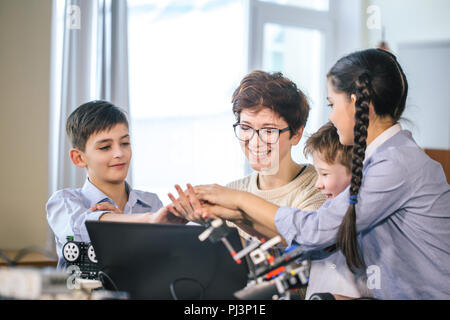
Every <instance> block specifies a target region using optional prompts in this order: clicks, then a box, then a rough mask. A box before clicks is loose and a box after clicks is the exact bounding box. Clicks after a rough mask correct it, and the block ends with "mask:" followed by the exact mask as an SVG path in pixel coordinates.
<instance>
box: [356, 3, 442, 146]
mask: <svg viewBox="0 0 450 320" xmlns="http://www.w3.org/2000/svg"><path fill="white" fill-rule="evenodd" d="M363 3H364V7H365V8H364V11H366V10H367V8H368V7H369V6H375V9H378V12H379V14H380V22H381V25H382V26H384V27H385V30H386V41H387V43H388V45H389V47H390V49H391V51H392V52H393V53H394V54H395V55H396V56H397V58H398V60H399V62H400V64H401V65H402V67H403V69H404V71H405V74H406V76H407V79H408V82H409V86H410V88H409V89H410V90H409V94H408V100H407V105H406V109H405V112H404V114H403V116H404V117H405V118H406V119H408V120H410V122H405V123H404V127H405V128H406V129H408V130H410V131H411V132H412V134H413V136H414V138H415V139H416V141H417V143H418V144H419V145H420V146H421V147H422V148H432V149H449V150H450V129H449V126H450V111H449V110H450V95H449V94H450V90H448V88H449V83H450V64H449V61H450V1H448V0H363ZM364 13H365V15H366V16H365V21H364V24H363V42H364V45H365V47H366V48H369V47H376V46H377V45H378V43H379V41H380V39H381V30H380V29H369V28H368V27H367V25H366V23H365V22H367V19H368V18H369V16H371V14H373V11H372V12H371V13H369V14H368V13H366V12H364Z"/></svg>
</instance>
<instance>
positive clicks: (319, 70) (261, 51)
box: [249, 0, 333, 163]
mask: <svg viewBox="0 0 450 320" xmlns="http://www.w3.org/2000/svg"><path fill="white" fill-rule="evenodd" d="M251 3H252V6H250V10H251V11H250V21H251V23H250V30H251V34H252V38H251V41H250V44H249V57H250V67H251V68H252V69H260V68H262V69H263V70H265V71H270V72H274V71H280V72H282V73H283V74H284V75H285V76H286V77H288V78H289V79H291V80H292V81H294V82H295V83H296V84H297V86H298V87H299V88H300V90H302V91H303V92H304V93H305V94H306V96H307V97H308V99H309V103H310V107H311V110H310V113H309V117H308V122H307V124H306V127H305V130H304V132H303V138H302V139H301V141H300V143H299V144H298V145H297V146H296V147H294V148H292V159H293V160H294V161H296V162H298V163H304V162H308V161H309V160H308V159H305V157H304V155H303V148H304V145H305V142H306V139H307V137H308V136H309V135H311V134H312V133H314V132H316V131H317V129H318V128H319V127H320V126H321V125H322V124H324V123H325V122H326V121H327V117H328V112H329V111H328V109H327V108H325V106H326V101H325V97H326V92H325V87H326V82H325V81H326V66H327V65H330V61H331V60H332V58H331V57H332V56H333V47H332V41H331V34H332V33H331V30H332V28H331V26H332V19H331V12H330V11H331V10H329V11H327V10H328V1H326V0H324V1H315V0H314V1H313V0H310V1H308V0H303V1H300V0H295V1H294V0H292V1H282V0H277V1H275V0H273V1H257V0H252V1H251ZM287 4H290V5H293V4H296V6H297V7H295V6H294V7H292V6H287ZM305 8H307V9H305ZM320 8H322V9H323V10H322V9H320ZM310 9H316V10H315V11H313V10H310ZM319 9H320V10H319Z"/></svg>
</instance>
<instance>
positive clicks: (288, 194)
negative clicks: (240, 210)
mask: <svg viewBox="0 0 450 320" xmlns="http://www.w3.org/2000/svg"><path fill="white" fill-rule="evenodd" d="M257 178H258V172H254V173H253V174H251V175H249V176H247V177H245V178H243V179H240V180H236V181H233V182H230V183H229V184H227V187H229V188H232V189H236V190H241V191H247V192H251V193H253V194H255V195H257V196H259V197H261V198H263V199H265V200H267V201H269V202H272V203H274V204H276V205H278V206H289V207H293V208H298V209H300V210H302V211H315V210H317V209H319V208H320V207H321V206H322V204H323V203H324V202H325V200H326V198H325V196H324V195H323V194H322V193H321V192H320V191H319V190H318V189H317V188H315V187H314V185H315V183H316V180H317V172H316V170H315V169H314V166H312V165H307V168H306V169H305V170H304V171H303V172H302V173H301V174H300V175H299V176H298V177H297V178H295V179H294V180H292V181H291V182H289V183H288V184H285V185H284V186H282V187H280V188H276V189H271V190H261V189H259V188H258V185H257ZM230 225H231V224H230ZM238 229H239V228H238ZM239 234H240V235H241V236H242V237H244V238H248V237H249V235H248V234H247V233H245V232H244V231H242V230H240V229H239Z"/></svg>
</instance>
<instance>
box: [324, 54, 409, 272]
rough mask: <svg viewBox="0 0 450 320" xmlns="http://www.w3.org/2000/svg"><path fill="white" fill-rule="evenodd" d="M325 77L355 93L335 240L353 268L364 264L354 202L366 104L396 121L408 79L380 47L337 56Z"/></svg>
mask: <svg viewBox="0 0 450 320" xmlns="http://www.w3.org/2000/svg"><path fill="white" fill-rule="evenodd" d="M327 77H328V79H330V80H331V84H332V86H333V87H334V89H335V90H336V91H338V92H344V93H346V94H347V95H348V97H349V98H350V97H351V95H352V94H354V95H355V96H356V101H355V127H354V129H353V133H354V142H353V151H352V152H353V153H352V178H351V184H350V201H349V206H348V209H347V212H346V214H345V216H344V219H343V220H342V223H341V225H340V227H339V231H338V237H337V241H336V247H337V248H339V249H340V250H341V251H342V253H343V254H344V255H345V257H346V261H347V265H348V267H349V268H350V270H352V271H353V272H356V270H357V269H359V268H362V267H364V261H363V259H362V257H361V255H360V253H359V248H358V242H357V236H358V232H357V230H356V203H357V198H358V193H359V188H360V187H361V182H362V169H363V162H364V157H365V151H366V139H367V129H368V127H369V105H370V104H371V103H372V105H373V108H374V111H375V113H376V114H377V115H378V116H380V117H386V116H388V117H390V118H391V119H392V120H393V122H397V121H398V120H399V119H400V116H401V114H402V113H403V110H404V109H405V102H406V96H407V93H408V83H407V81H406V76H405V74H404V73H403V70H402V68H401V67H400V65H399V64H398V62H397V59H396V58H395V56H394V55H392V54H391V53H389V52H387V51H384V50H380V49H369V50H364V51H357V52H354V53H352V54H350V55H348V56H345V57H343V58H341V59H340V60H339V61H338V62H336V64H335V65H334V66H333V67H332V68H331V70H330V71H329V72H328V75H327Z"/></svg>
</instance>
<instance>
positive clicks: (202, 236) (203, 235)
mask: <svg viewBox="0 0 450 320" xmlns="http://www.w3.org/2000/svg"><path fill="white" fill-rule="evenodd" d="M213 229H214V228H211V227H210V228H208V229H206V230H205V231H203V232H202V233H200V235H199V236H198V239H199V240H200V241H202V242H203V241H205V240H206V239H208V237H209V236H210V235H211V233H212V232H213Z"/></svg>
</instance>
